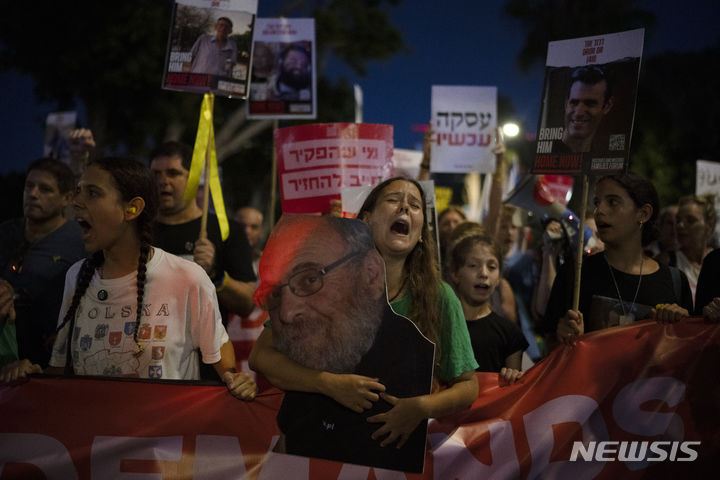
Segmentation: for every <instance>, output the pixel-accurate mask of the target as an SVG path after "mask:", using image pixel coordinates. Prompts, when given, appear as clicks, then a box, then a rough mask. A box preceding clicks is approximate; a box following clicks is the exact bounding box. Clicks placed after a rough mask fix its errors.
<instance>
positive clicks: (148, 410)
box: [0, 318, 720, 480]
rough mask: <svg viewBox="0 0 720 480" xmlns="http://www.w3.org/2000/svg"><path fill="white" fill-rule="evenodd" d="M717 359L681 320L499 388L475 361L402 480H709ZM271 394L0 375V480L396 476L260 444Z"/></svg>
mask: <svg viewBox="0 0 720 480" xmlns="http://www.w3.org/2000/svg"><path fill="white" fill-rule="evenodd" d="M718 362H720V326H718V325H717V324H708V323H704V322H703V321H702V319H700V318H691V319H686V320H683V321H682V322H680V323H677V324H673V325H658V324H656V323H654V322H650V321H644V322H636V323H634V324H632V325H629V326H625V327H616V328H611V329H607V330H602V331H598V332H594V333H591V334H587V335H584V336H582V337H581V338H580V339H579V341H578V343H577V345H576V346H575V347H565V346H563V347H559V348H557V349H556V350H554V351H553V352H552V353H551V354H550V355H549V356H548V357H547V358H545V359H544V360H542V361H541V362H539V363H538V364H536V365H535V366H534V367H533V368H531V369H530V370H528V371H527V372H526V373H525V375H524V376H523V378H522V379H521V380H520V381H519V382H518V383H516V384H514V385H511V386H507V387H500V386H499V385H498V375H497V374H494V373H477V374H476V375H477V378H478V382H479V384H480V391H479V395H478V398H477V400H475V402H474V403H473V405H472V407H470V408H469V409H467V410H466V411H464V412H462V413H460V414H456V415H453V416H449V417H443V418H438V419H433V420H431V421H430V422H429V425H428V440H429V442H428V445H427V451H426V457H425V469H424V472H423V473H422V474H406V475H405V476H404V478H407V479H410V480H419V479H433V478H443V479H444V478H456V479H459V480H474V479H477V478H513V479H534V478H576V479H581V478H582V479H585V478H588V479H589V478H595V479H599V480H603V479H610V480H616V479H618V478H622V479H631V480H632V479H642V478H653V479H665V478H667V479H671V478H698V479H700V478H714V476H715V474H716V473H717V471H718V470H717V469H718V468H720V460H719V459H720V456H718V452H719V451H720V446H719V445H718V442H717V438H718V435H720V422H718V414H717V398H718V394H719V393H720V384H719V383H718V376H717V374H716V373H715V371H716V369H717V364H718ZM48 398H52V399H53V400H52V401H51V402H49V401H48ZM282 399H283V395H282V392H280V391H279V390H275V389H271V390H268V391H265V392H261V393H260V395H259V396H258V397H257V398H256V399H255V400H254V401H252V402H242V401H239V400H237V399H235V398H233V397H232V396H231V395H230V393H229V392H228V391H227V389H226V388H225V387H224V386H198V385H191V384H188V383H183V382H177V381H176V382H173V381H165V382H148V381H120V380H101V379H93V378H82V377H71V378H48V377H35V378H32V379H30V381H29V382H27V383H25V384H22V385H16V386H0V409H2V412H3V421H2V422H0V477H2V478H3V480H13V479H25V478H29V477H30V476H33V477H32V478H35V477H38V476H39V475H40V473H44V474H45V475H46V478H62V479H83V480H84V479H90V478H118V476H131V475H133V474H134V475H138V474H145V475H148V476H149V475H155V476H160V475H162V476H163V478H175V477H183V478H195V479H208V478H249V479H269V478H306V479H345V478H356V479H369V478H403V475H402V474H398V473H397V472H388V471H385V470H382V469H374V468H372V467H367V466H358V465H353V464H347V463H346V464H343V463H338V462H331V461H326V460H319V459H315V458H306V457H299V456H294V455H285V454H278V453H274V452H272V449H273V448H274V446H275V444H276V442H277V440H278V435H279V430H278V427H277V426H276V424H275V416H276V414H277V412H278V409H279V408H280V403H281V402H282ZM129 406H131V408H130V407H129ZM130 412H132V414H130ZM689 475H694V476H693V477H690V476H689Z"/></svg>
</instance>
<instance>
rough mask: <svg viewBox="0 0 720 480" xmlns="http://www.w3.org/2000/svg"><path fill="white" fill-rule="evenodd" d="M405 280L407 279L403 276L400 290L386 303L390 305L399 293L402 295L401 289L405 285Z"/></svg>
mask: <svg viewBox="0 0 720 480" xmlns="http://www.w3.org/2000/svg"><path fill="white" fill-rule="evenodd" d="M407 280H408V277H407V276H405V278H403V281H402V285H400V289H399V290H398V291H397V293H395V295H393V296H392V298H390V300H388V303H392V302H393V301H394V300H395V299H396V298H397V297H398V296H399V295H400V293H402V291H403V289H405V284H406V283H407Z"/></svg>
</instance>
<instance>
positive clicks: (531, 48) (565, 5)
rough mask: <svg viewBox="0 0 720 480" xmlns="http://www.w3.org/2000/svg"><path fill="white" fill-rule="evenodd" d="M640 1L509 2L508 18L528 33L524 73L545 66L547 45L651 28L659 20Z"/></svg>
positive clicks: (522, 55)
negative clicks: (640, 5)
mask: <svg viewBox="0 0 720 480" xmlns="http://www.w3.org/2000/svg"><path fill="white" fill-rule="evenodd" d="M637 3H638V2H637V0H605V1H603V2H594V1H587V0H509V1H508V2H507V4H506V5H505V14H506V15H508V16H509V17H511V18H514V19H515V20H518V21H519V22H520V23H521V24H522V26H523V27H524V30H525V31H526V32H527V36H526V37H525V43H524V44H523V47H522V49H521V50H520V53H519V54H518V58H517V63H518V65H519V66H520V68H521V69H522V70H524V71H529V70H530V69H531V68H532V67H533V66H537V65H544V64H545V55H546V53H547V44H548V42H551V41H553V40H564V39H567V38H576V37H587V36H592V35H599V34H603V33H613V32H621V31H624V30H632V29H634V28H640V27H645V28H650V27H652V26H653V25H654V23H655V16H654V15H653V14H652V13H651V12H649V11H647V10H645V9H643V8H641V7H638V6H637V5H636V4H637Z"/></svg>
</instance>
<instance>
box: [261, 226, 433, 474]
mask: <svg viewBox="0 0 720 480" xmlns="http://www.w3.org/2000/svg"><path fill="white" fill-rule="evenodd" d="M259 276H260V285H259V287H258V289H257V292H256V294H255V301H256V303H257V304H258V305H260V306H262V308H264V309H266V310H268V311H269V313H270V325H268V327H269V328H272V338H273V343H274V346H275V348H277V349H278V350H279V351H280V352H282V353H284V354H285V355H287V356H288V357H289V358H290V359H291V360H293V361H295V362H296V363H298V364H300V365H303V366H305V367H308V368H312V369H315V370H319V371H326V372H331V373H335V374H355V375H362V376H365V377H369V378H371V379H377V381H378V382H379V383H381V384H382V385H383V386H384V387H385V388H386V390H385V392H386V393H387V394H389V395H392V396H395V397H399V398H403V397H413V396H418V395H425V394H428V393H430V391H431V386H432V372H433V359H434V345H433V343H432V342H430V341H429V340H428V339H427V338H425V337H424V336H423V335H422V334H421V333H420V331H419V330H418V329H417V327H416V326H415V324H414V323H413V322H412V321H411V320H409V319H407V318H405V317H402V316H400V315H397V314H396V313H395V312H393V310H392V309H391V308H390V305H389V303H388V300H387V293H386V288H385V264H384V262H383V260H382V257H381V256H380V254H379V253H378V251H377V250H376V249H375V246H374V243H373V239H372V234H371V232H370V229H369V228H368V227H367V225H366V224H365V223H363V222H361V221H360V220H356V219H344V218H337V217H332V216H305V215H284V216H283V217H282V218H281V219H280V221H279V222H278V223H277V225H276V226H275V228H274V229H273V232H272V233H271V235H270V238H269V239H268V242H267V245H266V247H265V250H264V252H263V256H262V259H261V261H260V267H259ZM391 408H392V406H391V405H390V404H389V403H387V402H386V401H385V400H383V399H382V398H380V399H378V400H377V401H375V402H373V405H372V407H371V408H369V409H366V410H364V411H363V412H362V413H356V412H355V411H353V410H351V409H350V408H347V407H345V406H343V405H341V404H340V403H338V402H336V401H335V400H333V399H332V398H330V397H327V396H325V395H322V394H317V393H305V392H296V391H288V392H286V393H285V398H284V400H283V403H282V406H281V408H280V411H279V412H278V416H277V421H278V426H279V427H280V430H281V432H282V437H281V439H280V440H279V441H278V444H277V446H276V449H275V451H276V452H278V453H287V454H292V455H302V456H307V457H315V458H323V459H328V460H334V461H338V462H343V463H354V464H360V465H368V466H372V467H378V468H384V469H392V470H402V471H406V472H422V470H423V462H424V458H425V444H426V435H427V420H425V421H423V422H421V423H420V424H419V425H418V427H417V428H416V429H415V430H414V431H413V433H412V434H411V435H410V437H409V439H408V441H407V442H406V443H405V445H404V446H403V447H402V448H400V449H398V448H395V445H390V446H387V447H381V446H380V443H381V441H382V440H383V439H384V438H383V437H381V438H378V439H373V438H372V435H373V433H374V432H375V431H376V430H378V429H379V428H381V426H382V425H383V424H382V423H371V422H368V420H367V419H368V418H369V417H372V416H373V415H377V414H380V413H384V412H386V411H388V410H390V409H391Z"/></svg>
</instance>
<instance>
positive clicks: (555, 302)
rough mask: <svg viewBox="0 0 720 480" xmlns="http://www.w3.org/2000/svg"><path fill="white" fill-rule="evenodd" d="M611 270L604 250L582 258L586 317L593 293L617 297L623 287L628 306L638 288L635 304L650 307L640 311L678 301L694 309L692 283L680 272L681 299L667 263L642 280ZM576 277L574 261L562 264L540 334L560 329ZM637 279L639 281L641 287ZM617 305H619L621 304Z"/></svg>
mask: <svg viewBox="0 0 720 480" xmlns="http://www.w3.org/2000/svg"><path fill="white" fill-rule="evenodd" d="M612 272H613V274H612V275H611V274H610V265H609V264H608V262H607V260H605V254H604V253H602V252H601V253H598V254H595V255H591V256H589V257H585V259H584V260H583V265H582V274H581V276H582V278H581V283H580V305H579V309H580V312H582V313H583V317H588V316H589V315H591V311H590V308H591V304H592V302H593V296H595V297H606V298H611V299H617V298H618V293H617V291H618V290H620V297H622V300H623V302H624V303H626V304H628V305H629V304H631V303H632V301H633V298H635V292H636V291H637V298H635V303H636V305H642V306H645V307H648V308H644V309H641V311H646V310H648V309H649V307H654V306H655V305H657V304H658V303H676V304H678V305H680V306H681V307H683V308H685V309H687V310H688V311H689V312H690V311H692V305H693V303H692V292H691V290H690V284H689V283H688V280H687V277H686V276H685V274H684V273H682V272H679V273H680V280H681V282H680V283H681V294H680V296H679V298H678V295H676V294H675V288H674V287H673V280H672V274H671V273H670V267H668V266H666V265H660V268H659V269H658V271H656V272H654V273H650V274H643V275H642V281H641V280H640V276H639V275H630V274H628V273H625V272H621V271H620V270H617V269H614V268H613V269H612ZM613 275H614V277H615V281H616V282H617V288H616V287H615V282H613ZM574 278H575V272H574V269H573V264H572V262H571V264H567V263H566V264H564V265H563V266H562V267H560V270H559V271H558V274H557V277H555V283H553V287H552V291H551V292H550V299H549V300H548V304H547V308H546V310H545V316H544V317H543V319H542V322H541V324H540V328H539V331H540V332H541V333H545V334H554V333H555V331H556V330H557V324H558V320H559V319H560V318H561V317H562V316H563V315H565V313H566V312H567V311H568V310H570V308H571V307H572V294H573V283H574V282H573V281H574ZM638 282H640V287H639V288H638ZM596 300H597V299H596ZM618 308H620V307H619V305H618ZM626 308H627V307H626ZM636 320H643V317H642V316H638V317H637V318H636ZM592 330H593V328H592V327H591V326H590V325H588V322H585V332H586V333H587V332H590V331H592Z"/></svg>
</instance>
